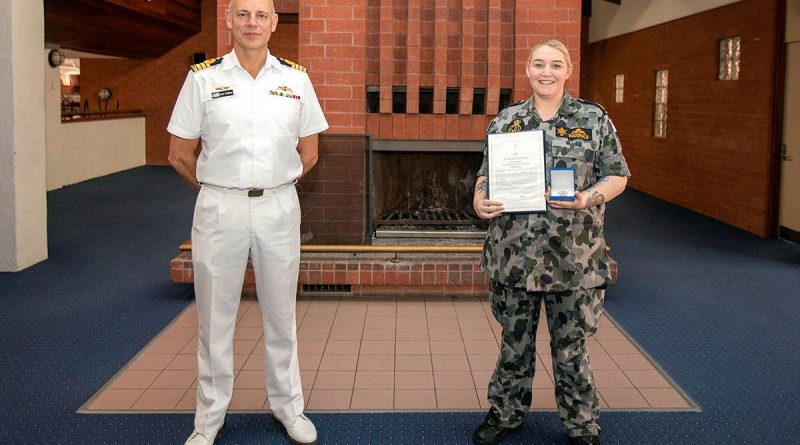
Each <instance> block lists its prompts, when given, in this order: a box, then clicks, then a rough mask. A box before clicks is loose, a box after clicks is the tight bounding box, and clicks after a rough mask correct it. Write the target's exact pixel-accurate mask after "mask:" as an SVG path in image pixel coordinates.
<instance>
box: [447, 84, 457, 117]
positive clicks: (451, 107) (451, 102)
mask: <svg viewBox="0 0 800 445" xmlns="http://www.w3.org/2000/svg"><path fill="white" fill-rule="evenodd" d="M459 92H460V88H448V89H447V93H446V95H445V104H444V112H445V113H447V114H458V96H459Z"/></svg>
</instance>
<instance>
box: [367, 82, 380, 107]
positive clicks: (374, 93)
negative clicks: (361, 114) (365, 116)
mask: <svg viewBox="0 0 800 445" xmlns="http://www.w3.org/2000/svg"><path fill="white" fill-rule="evenodd" d="M380 111H381V89H380V87H377V86H368V87H367V113H380Z"/></svg>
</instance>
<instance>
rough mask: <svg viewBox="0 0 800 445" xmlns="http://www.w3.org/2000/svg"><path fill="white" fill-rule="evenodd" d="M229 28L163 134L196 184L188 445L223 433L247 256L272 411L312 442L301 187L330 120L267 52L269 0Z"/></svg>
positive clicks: (294, 70) (252, 0) (230, 18)
mask: <svg viewBox="0 0 800 445" xmlns="http://www.w3.org/2000/svg"><path fill="white" fill-rule="evenodd" d="M225 21H226V23H227V26H228V29H230V30H231V31H232V34H233V37H234V45H233V51H231V52H230V53H228V54H227V55H225V56H223V57H220V58H217V59H212V60H208V61H206V62H203V63H200V64H197V65H193V66H192V70H191V71H190V72H189V74H188V76H187V78H186V81H185V83H184V85H183V88H182V89H181V92H180V95H179V96H178V100H177V103H176V104H175V109H174V110H173V113H172V119H171V120H170V123H169V126H168V127H167V130H168V131H169V132H170V133H171V134H172V137H171V140H170V153H169V161H170V163H171V164H172V165H173V167H175V169H176V170H177V171H178V173H179V174H180V175H181V176H182V177H183V178H184V179H186V180H187V181H188V182H189V183H190V184H191V185H192V186H194V187H195V188H197V189H199V194H198V197H197V203H196V206H195V212H194V220H193V223H192V261H193V265H194V285H195V295H196V299H197V316H198V341H197V362H198V382H197V408H196V413H195V421H194V431H193V432H192V435H191V436H190V437H189V439H188V440H187V441H186V444H187V445H210V444H213V443H214V440H215V439H216V437H218V436H219V435H220V434H221V433H222V432H224V428H225V424H224V420H225V411H226V410H227V408H228V403H229V402H230V399H231V395H232V393H233V346H232V345H233V333H234V325H235V323H236V312H237V309H238V306H239V299H240V295H241V290H242V284H243V281H244V273H245V268H246V267H247V259H248V255H249V257H250V258H251V259H252V262H253V270H254V272H255V278H256V292H257V293H258V299H259V305H260V308H261V317H262V321H263V326H264V346H265V349H266V351H265V362H266V363H265V364H266V366H265V372H266V389H267V396H268V400H269V406H270V408H271V409H272V413H273V415H274V416H275V418H277V419H278V420H279V421H280V422H281V423H282V424H283V426H284V427H285V429H286V433H287V435H288V436H289V439H290V440H291V441H292V443H295V444H315V443H316V441H317V431H316V428H315V427H314V424H313V423H312V422H311V421H310V420H309V419H308V418H307V417H306V416H305V415H304V414H303V405H304V403H303V392H302V388H301V385H300V372H299V368H298V363H297V336H296V326H295V298H296V291H297V275H298V267H299V262H300V206H299V202H298V199H297V192H296V189H295V187H294V182H295V181H296V180H297V179H298V178H300V177H301V176H303V175H304V174H306V173H307V172H308V171H309V170H310V169H311V168H312V167H313V166H314V164H315V163H316V162H317V156H318V153H317V144H318V133H319V132H321V131H324V130H326V129H327V128H328V123H327V121H326V120H325V116H324V115H323V113H322V108H321V107H320V105H319V102H318V100H317V96H316V94H315V93H314V88H313V87H312V85H311V82H310V80H309V77H308V75H307V74H306V73H305V68H303V67H301V66H299V65H297V64H295V63H293V62H288V61H285V60H282V59H277V58H275V56H273V55H272V54H270V52H269V49H268V46H267V45H268V42H269V38H270V36H271V34H272V32H274V31H275V27H276V25H277V24H278V15H277V14H275V6H274V4H273V2H272V1H271V0H233V1H232V2H231V5H230V8H229V9H228V10H227V11H226V13H225ZM198 141H201V142H202V147H201V150H200V151H199V153H198V152H197V151H196V148H197V144H198Z"/></svg>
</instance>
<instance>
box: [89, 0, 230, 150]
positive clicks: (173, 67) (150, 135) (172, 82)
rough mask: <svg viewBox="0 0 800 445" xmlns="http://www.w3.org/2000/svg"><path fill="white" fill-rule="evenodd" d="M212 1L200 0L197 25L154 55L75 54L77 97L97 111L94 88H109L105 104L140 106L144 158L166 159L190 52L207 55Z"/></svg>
mask: <svg viewBox="0 0 800 445" xmlns="http://www.w3.org/2000/svg"><path fill="white" fill-rule="evenodd" d="M214 7H215V1H214V0H203V1H202V4H201V8H202V31H201V32H200V34H197V35H195V36H193V37H191V38H190V39H189V40H187V41H185V42H183V43H181V44H180V45H178V46H177V47H175V48H173V49H171V50H170V51H169V52H167V53H166V54H164V55H163V56H162V57H159V58H158V59H143V60H133V59H89V58H83V59H81V77H80V83H81V100H89V107H90V111H97V108H98V103H97V91H98V90H99V89H100V88H102V87H107V88H109V89H111V91H112V93H113V97H112V98H111V100H109V102H108V107H109V109H110V110H111V109H114V108H115V107H116V103H117V101H119V107H120V109H143V110H144V112H145V114H146V118H145V132H146V162H147V163H148V164H151V165H166V164H168V162H167V154H168V153H169V134H168V133H167V123H168V122H169V118H170V116H171V115H172V108H173V106H174V105H175V100H176V99H177V97H178V92H179V91H180V88H181V85H183V81H184V79H185V78H186V73H187V72H188V70H189V65H190V64H191V63H192V54H194V53H199V52H204V53H206V55H207V57H213V56H214V54H215V45H216V26H215V20H216V15H215V13H214Z"/></svg>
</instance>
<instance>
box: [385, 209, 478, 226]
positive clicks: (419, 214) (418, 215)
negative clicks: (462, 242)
mask: <svg viewBox="0 0 800 445" xmlns="http://www.w3.org/2000/svg"><path fill="white" fill-rule="evenodd" d="M481 222H482V221H481V220H480V219H478V217H477V216H476V215H475V214H474V213H472V212H466V211H462V210H447V209H419V210H390V211H388V212H386V213H384V214H383V215H381V216H380V217H379V218H377V219H376V220H375V223H376V224H378V225H381V224H391V225H394V224H401V225H402V224H411V225H423V226H456V225H473V224H481Z"/></svg>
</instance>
